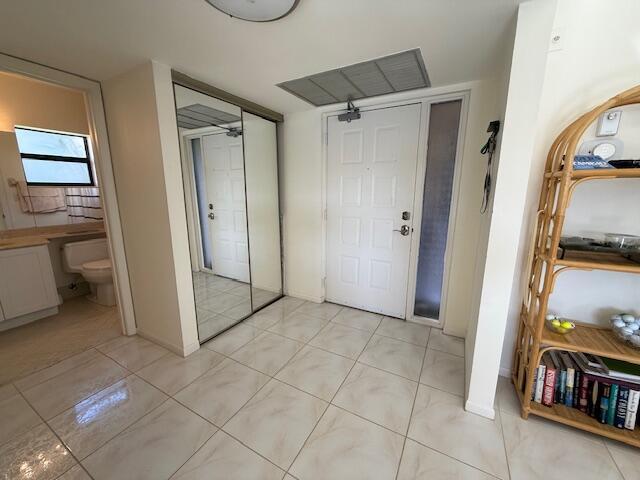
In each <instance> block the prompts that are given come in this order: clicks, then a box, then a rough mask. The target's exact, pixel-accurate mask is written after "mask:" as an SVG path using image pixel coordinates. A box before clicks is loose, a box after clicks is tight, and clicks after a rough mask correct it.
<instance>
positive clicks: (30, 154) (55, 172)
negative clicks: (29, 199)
mask: <svg viewBox="0 0 640 480" xmlns="http://www.w3.org/2000/svg"><path fill="white" fill-rule="evenodd" d="M15 132H16V138H17V140H18V149H19V150H20V157H21V158H22V168H23V170H24V176H25V179H26V180H27V185H32V186H92V185H93V184H94V182H93V173H92V171H91V160H90V157H89V142H88V140H87V137H86V136H84V135H74V134H69V133H57V132H50V131H45V130H36V129H33V128H24V127H16V128H15Z"/></svg>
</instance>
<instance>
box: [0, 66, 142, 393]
mask: <svg viewBox="0 0 640 480" xmlns="http://www.w3.org/2000/svg"><path fill="white" fill-rule="evenodd" d="M132 333H135V321H134V318H133V308H132V301H131V293H130V289H129V284H128V274H127V269H126V262H125V259H124V249H123V246H122V236H121V230H120V223H119V215H118V205H117V202H116V198H115V188H114V185H113V177H112V174H111V163H110V156H109V150H108V144H107V142H106V128H105V124H104V116H103V111H102V100H101V96H100V87H99V84H97V83H96V82H92V81H89V80H85V79H81V78H79V77H75V76H73V75H70V74H66V73H62V72H58V71H55V70H51V69H48V68H46V67H42V66H38V65H34V64H31V63H29V62H25V61H22V60H18V59H15V58H11V57H6V56H3V55H0V385H2V384H5V383H7V382H10V381H13V380H16V379H19V378H22V377H25V376H26V375H28V374H30V373H33V372H35V371H38V370H40V369H42V368H46V367H47V366H49V365H51V364H53V363H57V362H59V361H61V360H64V359H66V358H68V357H71V356H73V355H75V354H78V353H81V352H83V351H85V350H87V349H89V348H91V347H93V346H96V345H99V344H102V343H104V342H106V341H109V340H112V339H114V338H117V337H120V336H122V335H123V334H132Z"/></svg>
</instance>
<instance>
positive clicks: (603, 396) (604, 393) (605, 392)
mask: <svg viewBox="0 0 640 480" xmlns="http://www.w3.org/2000/svg"><path fill="white" fill-rule="evenodd" d="M598 395H599V397H600V400H599V404H600V411H599V412H598V420H600V423H607V416H608V414H609V396H610V395H611V385H607V384H606V383H605V384H603V385H602V388H601V389H600V391H599V392H598Z"/></svg>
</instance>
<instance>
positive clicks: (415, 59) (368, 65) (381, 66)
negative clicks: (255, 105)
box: [278, 48, 431, 107]
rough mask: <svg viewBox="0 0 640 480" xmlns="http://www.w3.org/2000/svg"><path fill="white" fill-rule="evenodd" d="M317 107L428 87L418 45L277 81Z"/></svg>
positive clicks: (287, 89) (280, 85) (285, 88)
mask: <svg viewBox="0 0 640 480" xmlns="http://www.w3.org/2000/svg"><path fill="white" fill-rule="evenodd" d="M278 86H279V87H280V88H282V89H283V90H286V91H287V92H289V93H291V94H292V95H295V96H296V97H298V98H301V99H302V100H304V101H306V102H309V103H310V104H312V105H315V106H316V107H319V106H321V105H329V104H331V103H342V102H346V101H348V100H358V99H359V98H367V97H375V96H378V95H386V94H388V93H395V92H404V91H406V90H415V89H416V88H425V87H430V86H431V82H430V81H429V75H427V70H426V68H425V66H424V62H423V61H422V53H421V52H420V49H419V48H416V49H413V50H407V51H406V52H401V53H395V54H393V55H389V56H387V57H382V58H377V59H375V60H369V61H367V62H362V63H356V64H355V65H349V66H347V67H342V68H336V69H335V70H330V71H328V72H322V73H316V74H314V75H309V76H308V77H304V78H298V79H297V80H289V81H288V82H283V83H279V84H278Z"/></svg>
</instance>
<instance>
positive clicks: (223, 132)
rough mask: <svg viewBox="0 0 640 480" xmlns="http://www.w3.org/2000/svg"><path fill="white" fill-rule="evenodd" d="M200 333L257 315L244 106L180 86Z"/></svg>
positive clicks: (177, 94) (203, 335)
mask: <svg viewBox="0 0 640 480" xmlns="http://www.w3.org/2000/svg"><path fill="white" fill-rule="evenodd" d="M175 99H176V108H177V110H176V117H177V121H178V130H179V133H180V138H181V142H180V143H181V148H182V152H183V155H182V157H183V158H182V161H183V180H184V190H185V207H186V213H187V224H188V231H189V246H190V250H191V267H192V271H193V284H194V295H195V303H196V317H197V321H198V336H199V338H200V341H201V342H202V341H204V340H206V339H208V338H211V337H212V336H214V335H216V334H218V333H220V332H221V331H223V330H225V329H226V328H228V327H230V326H231V325H233V324H235V323H237V322H238V321H240V320H242V319H243V318H245V317H246V316H248V315H249V314H250V313H251V289H250V271H249V252H248V240H247V215H246V202H245V180H244V175H245V172H244V156H243V146H242V130H243V129H242V121H241V111H240V108H239V107H237V106H235V105H232V104H229V103H227V102H223V101H221V100H219V99H217V98H213V97H211V96H208V95H204V94H202V93H199V92H196V91H194V90H191V89H188V88H185V87H182V86H180V85H176V86H175Z"/></svg>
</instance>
